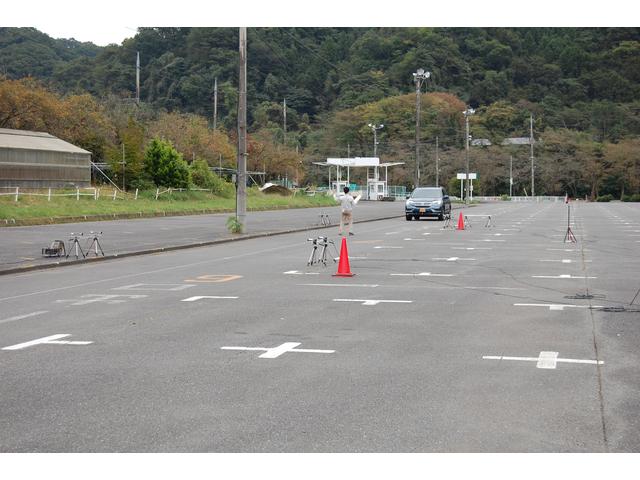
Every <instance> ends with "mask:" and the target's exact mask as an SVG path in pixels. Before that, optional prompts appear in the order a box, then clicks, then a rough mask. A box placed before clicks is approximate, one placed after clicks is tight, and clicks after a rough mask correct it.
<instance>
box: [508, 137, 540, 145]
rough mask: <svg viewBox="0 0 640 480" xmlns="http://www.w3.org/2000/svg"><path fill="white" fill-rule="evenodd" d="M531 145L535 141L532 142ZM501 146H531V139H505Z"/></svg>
mask: <svg viewBox="0 0 640 480" xmlns="http://www.w3.org/2000/svg"><path fill="white" fill-rule="evenodd" d="M533 143H536V141H535V140H534V141H533ZM502 145H531V139H530V138H529V137H514V138H505V139H504V140H503V141H502Z"/></svg>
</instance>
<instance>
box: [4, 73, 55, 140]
mask: <svg viewBox="0 0 640 480" xmlns="http://www.w3.org/2000/svg"><path fill="white" fill-rule="evenodd" d="M62 109H63V105H62V102H61V101H60V98H59V97H58V96H56V95H54V94H53V93H51V92H49V91H48V90H46V89H45V88H44V87H43V86H42V85H41V84H40V82H38V81H37V80H35V79H33V78H23V79H20V80H8V79H6V78H2V77H0V128H13V129H17V130H33V131H40V132H49V133H52V134H53V135H56V133H58V132H57V130H58V128H60V120H61V118H62V113H63V112H62Z"/></svg>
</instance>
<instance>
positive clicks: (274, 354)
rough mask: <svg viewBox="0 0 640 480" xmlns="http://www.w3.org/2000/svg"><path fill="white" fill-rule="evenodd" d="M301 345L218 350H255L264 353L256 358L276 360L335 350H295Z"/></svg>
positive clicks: (222, 348) (224, 348) (286, 344)
mask: <svg viewBox="0 0 640 480" xmlns="http://www.w3.org/2000/svg"><path fill="white" fill-rule="evenodd" d="M298 345H301V343H298V342H286V343H283V344H282V345H278V346H277V347H273V348H263V347H220V350H255V351H262V352H265V353H263V354H262V355H260V356H259V357H258V358H278V357H279V356H280V355H282V354H285V353H289V352H296V353H335V350H311V349H307V348H296V347H297V346H298Z"/></svg>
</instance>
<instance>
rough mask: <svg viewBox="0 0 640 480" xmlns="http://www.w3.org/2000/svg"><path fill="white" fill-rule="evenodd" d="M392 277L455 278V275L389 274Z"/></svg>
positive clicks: (427, 273)
mask: <svg viewBox="0 0 640 480" xmlns="http://www.w3.org/2000/svg"><path fill="white" fill-rule="evenodd" d="M389 275H391V276H392V277H455V275H453V274H450V273H431V272H420V273H390V274H389Z"/></svg>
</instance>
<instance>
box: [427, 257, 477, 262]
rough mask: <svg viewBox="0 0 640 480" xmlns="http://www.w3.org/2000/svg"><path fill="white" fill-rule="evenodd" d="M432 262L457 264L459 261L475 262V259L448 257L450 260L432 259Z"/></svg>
mask: <svg viewBox="0 0 640 480" xmlns="http://www.w3.org/2000/svg"><path fill="white" fill-rule="evenodd" d="M431 260H435V261H442V262H457V261H459V260H462V261H472V262H473V261H475V260H476V259H475V258H460V257H448V258H432V259H431Z"/></svg>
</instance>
